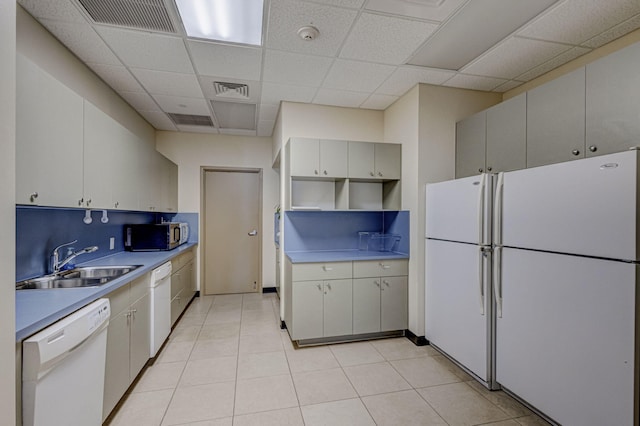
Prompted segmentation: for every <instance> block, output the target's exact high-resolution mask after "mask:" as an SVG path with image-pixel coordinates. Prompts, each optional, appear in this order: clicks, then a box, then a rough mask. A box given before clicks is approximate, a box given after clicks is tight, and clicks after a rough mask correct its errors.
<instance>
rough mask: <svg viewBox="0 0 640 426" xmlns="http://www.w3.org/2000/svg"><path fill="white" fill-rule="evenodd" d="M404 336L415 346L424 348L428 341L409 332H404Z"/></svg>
mask: <svg viewBox="0 0 640 426" xmlns="http://www.w3.org/2000/svg"><path fill="white" fill-rule="evenodd" d="M404 336H405V337H406V338H407V339H409V340H411V341H412V342H413V344H414V345H416V346H426V345H428V344H429V341H428V340H427V339H426V338H425V337H424V336H416V335H415V334H413V333H412V332H411V330H405V331H404Z"/></svg>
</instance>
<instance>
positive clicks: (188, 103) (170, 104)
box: [153, 95, 211, 115]
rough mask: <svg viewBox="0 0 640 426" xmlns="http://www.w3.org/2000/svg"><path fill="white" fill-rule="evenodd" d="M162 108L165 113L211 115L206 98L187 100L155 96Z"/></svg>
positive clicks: (177, 97) (181, 97) (179, 97)
mask: <svg viewBox="0 0 640 426" xmlns="http://www.w3.org/2000/svg"><path fill="white" fill-rule="evenodd" d="M153 98H154V99H155V100H156V102H157V103H158V105H160V108H162V110H163V111H165V112H174V113H177V114H194V115H210V114H211V112H210V111H209V106H208V105H207V101H206V100H205V99H204V98H185V97H183V96H164V95H154V96H153Z"/></svg>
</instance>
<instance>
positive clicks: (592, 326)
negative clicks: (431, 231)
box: [496, 248, 638, 426]
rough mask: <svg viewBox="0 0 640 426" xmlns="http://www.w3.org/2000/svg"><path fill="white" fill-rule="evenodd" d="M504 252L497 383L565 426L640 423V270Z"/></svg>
mask: <svg viewBox="0 0 640 426" xmlns="http://www.w3.org/2000/svg"><path fill="white" fill-rule="evenodd" d="M502 253H503V254H502V262H501V263H502V274H501V276H502V279H501V280H500V281H499V283H501V285H498V291H497V294H499V295H501V298H502V304H501V309H498V312H497V319H496V347H497V351H496V368H497V373H496V379H497V381H498V382H499V383H500V384H501V385H502V386H503V387H505V388H507V389H509V390H510V391H512V392H513V393H515V394H516V395H518V396H520V397H521V398H522V399H524V400H525V401H527V402H529V403H530V404H531V405H533V406H534V407H536V408H537V409H539V410H540V411H542V412H543V413H545V414H546V415H548V416H549V417H551V418H552V419H553V420H555V421H557V422H558V423H560V424H563V425H584V426H589V425H593V426H595V425H605V424H608V425H631V424H637V419H636V423H634V420H633V418H634V417H633V416H634V413H633V411H634V375H635V374H637V372H634V355H635V350H634V346H635V345H636V344H635V343H634V338H635V337H634V333H635V323H636V316H635V304H636V297H637V296H636V293H637V284H636V276H637V273H638V266H637V265H635V264H632V263H624V262H616V261H609V260H602V259H595V258H586V257H580V256H569V255H561V254H553V253H544V252H536V251H530V250H518V249H509V248H504V249H502ZM499 306H500V305H499ZM636 377H637V376H636Z"/></svg>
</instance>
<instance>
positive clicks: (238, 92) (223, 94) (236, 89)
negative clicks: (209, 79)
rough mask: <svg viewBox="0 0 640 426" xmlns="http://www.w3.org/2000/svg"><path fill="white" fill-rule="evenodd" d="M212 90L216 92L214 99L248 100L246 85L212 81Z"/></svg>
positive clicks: (247, 87)
mask: <svg viewBox="0 0 640 426" xmlns="http://www.w3.org/2000/svg"><path fill="white" fill-rule="evenodd" d="M213 88H214V89H215V91H216V97H220V98H232V99H249V85H247V84H242V83H226V82H224V81H214V82H213Z"/></svg>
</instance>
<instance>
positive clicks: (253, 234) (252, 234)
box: [247, 229, 258, 237]
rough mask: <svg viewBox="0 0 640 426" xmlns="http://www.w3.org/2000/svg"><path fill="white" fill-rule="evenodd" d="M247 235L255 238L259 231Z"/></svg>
mask: <svg viewBox="0 0 640 426" xmlns="http://www.w3.org/2000/svg"><path fill="white" fill-rule="evenodd" d="M247 235H248V236H250V237H255V236H256V235H258V231H256V230H255V229H254V230H253V231H251V232H249V233H248V234H247Z"/></svg>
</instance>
